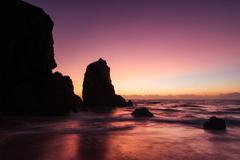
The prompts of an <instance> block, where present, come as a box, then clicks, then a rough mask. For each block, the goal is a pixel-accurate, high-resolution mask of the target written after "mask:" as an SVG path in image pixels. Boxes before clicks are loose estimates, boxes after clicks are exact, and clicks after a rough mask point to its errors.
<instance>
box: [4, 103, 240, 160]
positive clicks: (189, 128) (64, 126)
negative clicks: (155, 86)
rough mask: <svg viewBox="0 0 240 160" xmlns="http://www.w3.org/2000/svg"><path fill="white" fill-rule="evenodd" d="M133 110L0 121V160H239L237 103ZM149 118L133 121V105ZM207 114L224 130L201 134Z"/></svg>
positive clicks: (239, 114) (160, 105)
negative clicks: (223, 125) (222, 123)
mask: <svg viewBox="0 0 240 160" xmlns="http://www.w3.org/2000/svg"><path fill="white" fill-rule="evenodd" d="M134 104H135V106H134V107H127V108H117V109H114V110H112V111H111V112H108V113H93V112H80V113H77V114H71V115H69V116H68V117H5V118H2V119H1V120H0V159H1V160H9V159H24V160H28V159H29V160H35V159H37V160H160V159H162V160H165V159H166V160H187V159H190V160H205V159H206V160H209V159H210V160H216V159H217V160H239V159H240V150H239V146H240V100H135V101H134ZM142 106H144V107H147V108H149V110H150V111H151V112H152V113H154V115H155V117H153V118H149V119H144V118H140V119H139V118H138V119H137V118H133V117H132V116H131V112H132V111H133V110H134V108H137V107H142ZM211 116H217V117H219V118H224V119H225V120H226V123H227V130H226V131H206V130H203V129H202V124H203V122H204V121H205V120H207V119H208V118H209V117H211Z"/></svg>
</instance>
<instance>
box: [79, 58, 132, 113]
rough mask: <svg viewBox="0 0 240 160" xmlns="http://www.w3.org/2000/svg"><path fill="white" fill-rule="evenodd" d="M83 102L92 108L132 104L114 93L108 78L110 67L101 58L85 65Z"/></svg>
mask: <svg viewBox="0 0 240 160" xmlns="http://www.w3.org/2000/svg"><path fill="white" fill-rule="evenodd" d="M82 96H83V102H84V104H85V105H86V106H89V107H92V108H98V109H103V108H111V107H116V106H128V105H132V102H131V101H129V102H127V101H126V100H125V99H124V98H123V97H122V96H120V95H116V94H115V90H114V86H113V85H112V81H111V78H110V68H109V67H108V66H107V62H106V61H105V60H103V59H101V58H100V59H99V60H98V61H96V62H94V63H91V64H89V65H88V66H87V70H86V72H85V75H84V82H83V92H82Z"/></svg>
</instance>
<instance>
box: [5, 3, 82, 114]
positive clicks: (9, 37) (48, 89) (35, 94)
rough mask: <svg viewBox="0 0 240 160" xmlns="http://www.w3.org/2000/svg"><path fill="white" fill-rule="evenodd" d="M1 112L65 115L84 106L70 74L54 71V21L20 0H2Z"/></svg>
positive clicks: (41, 11)
mask: <svg viewBox="0 0 240 160" xmlns="http://www.w3.org/2000/svg"><path fill="white" fill-rule="evenodd" d="M0 9H1V11H0V13H1V14H0V15H1V16H0V17H1V31H0V32H1V37H0V38H1V47H0V54H1V60H0V74H1V76H0V82H1V83H0V114H17V115H62V114H65V113H68V112H69V111H71V110H76V109H77V108H78V107H79V106H81V105H82V100H81V99H80V97H78V96H77V95H75V94H74V92H73V84H72V81H71V79H70V78H69V77H68V76H63V75H62V74H61V73H58V72H56V73H52V70H53V69H54V68H55V67H56V66H57V65H56V62H55V60H54V48H53V36H52V29H53V21H52V20H51V18H50V17H49V16H48V15H47V14H46V13H45V12H44V11H43V10H42V9H40V8H38V7H35V6H32V5H30V4H28V3H25V2H22V1H19V0H8V1H6V2H4V3H2V2H1V7H0Z"/></svg>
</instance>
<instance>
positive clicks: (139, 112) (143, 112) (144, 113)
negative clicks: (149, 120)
mask: <svg viewBox="0 0 240 160" xmlns="http://www.w3.org/2000/svg"><path fill="white" fill-rule="evenodd" d="M132 116H133V117H153V114H152V113H151V112H150V111H149V110H148V109H147V108H146V107H141V108H137V109H135V110H134V111H133V112H132Z"/></svg>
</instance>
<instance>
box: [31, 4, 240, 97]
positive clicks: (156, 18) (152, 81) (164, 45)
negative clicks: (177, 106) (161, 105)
mask: <svg viewBox="0 0 240 160" xmlns="http://www.w3.org/2000/svg"><path fill="white" fill-rule="evenodd" d="M26 1H27V2H29V3H31V4H34V5H37V6H39V7H41V8H43V9H44V10H45V11H46V12H47V13H48V14H49V15H50V16H51V17H52V19H53V20H54V22H55V26H54V38H55V45H54V47H55V58H56V61H57V64H58V67H57V68H56V70H58V71H61V72H62V73H63V74H65V75H69V76H70V77H71V78H72V80H73V82H74V87H75V92H76V93H78V94H81V90H82V82H83V75H84V72H85V69H86V67H87V65H88V64H89V63H91V62H93V61H96V60H98V59H99V58H100V57H102V58H104V59H106V60H107V62H108V65H109V66H110V67H111V77H112V81H113V83H114V86H115V89H116V91H117V93H119V94H160V95H165V94H218V93H226V92H235V91H238V92H239V91H240V9H239V8H240V1H239V0H84V1H83V0H26Z"/></svg>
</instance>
